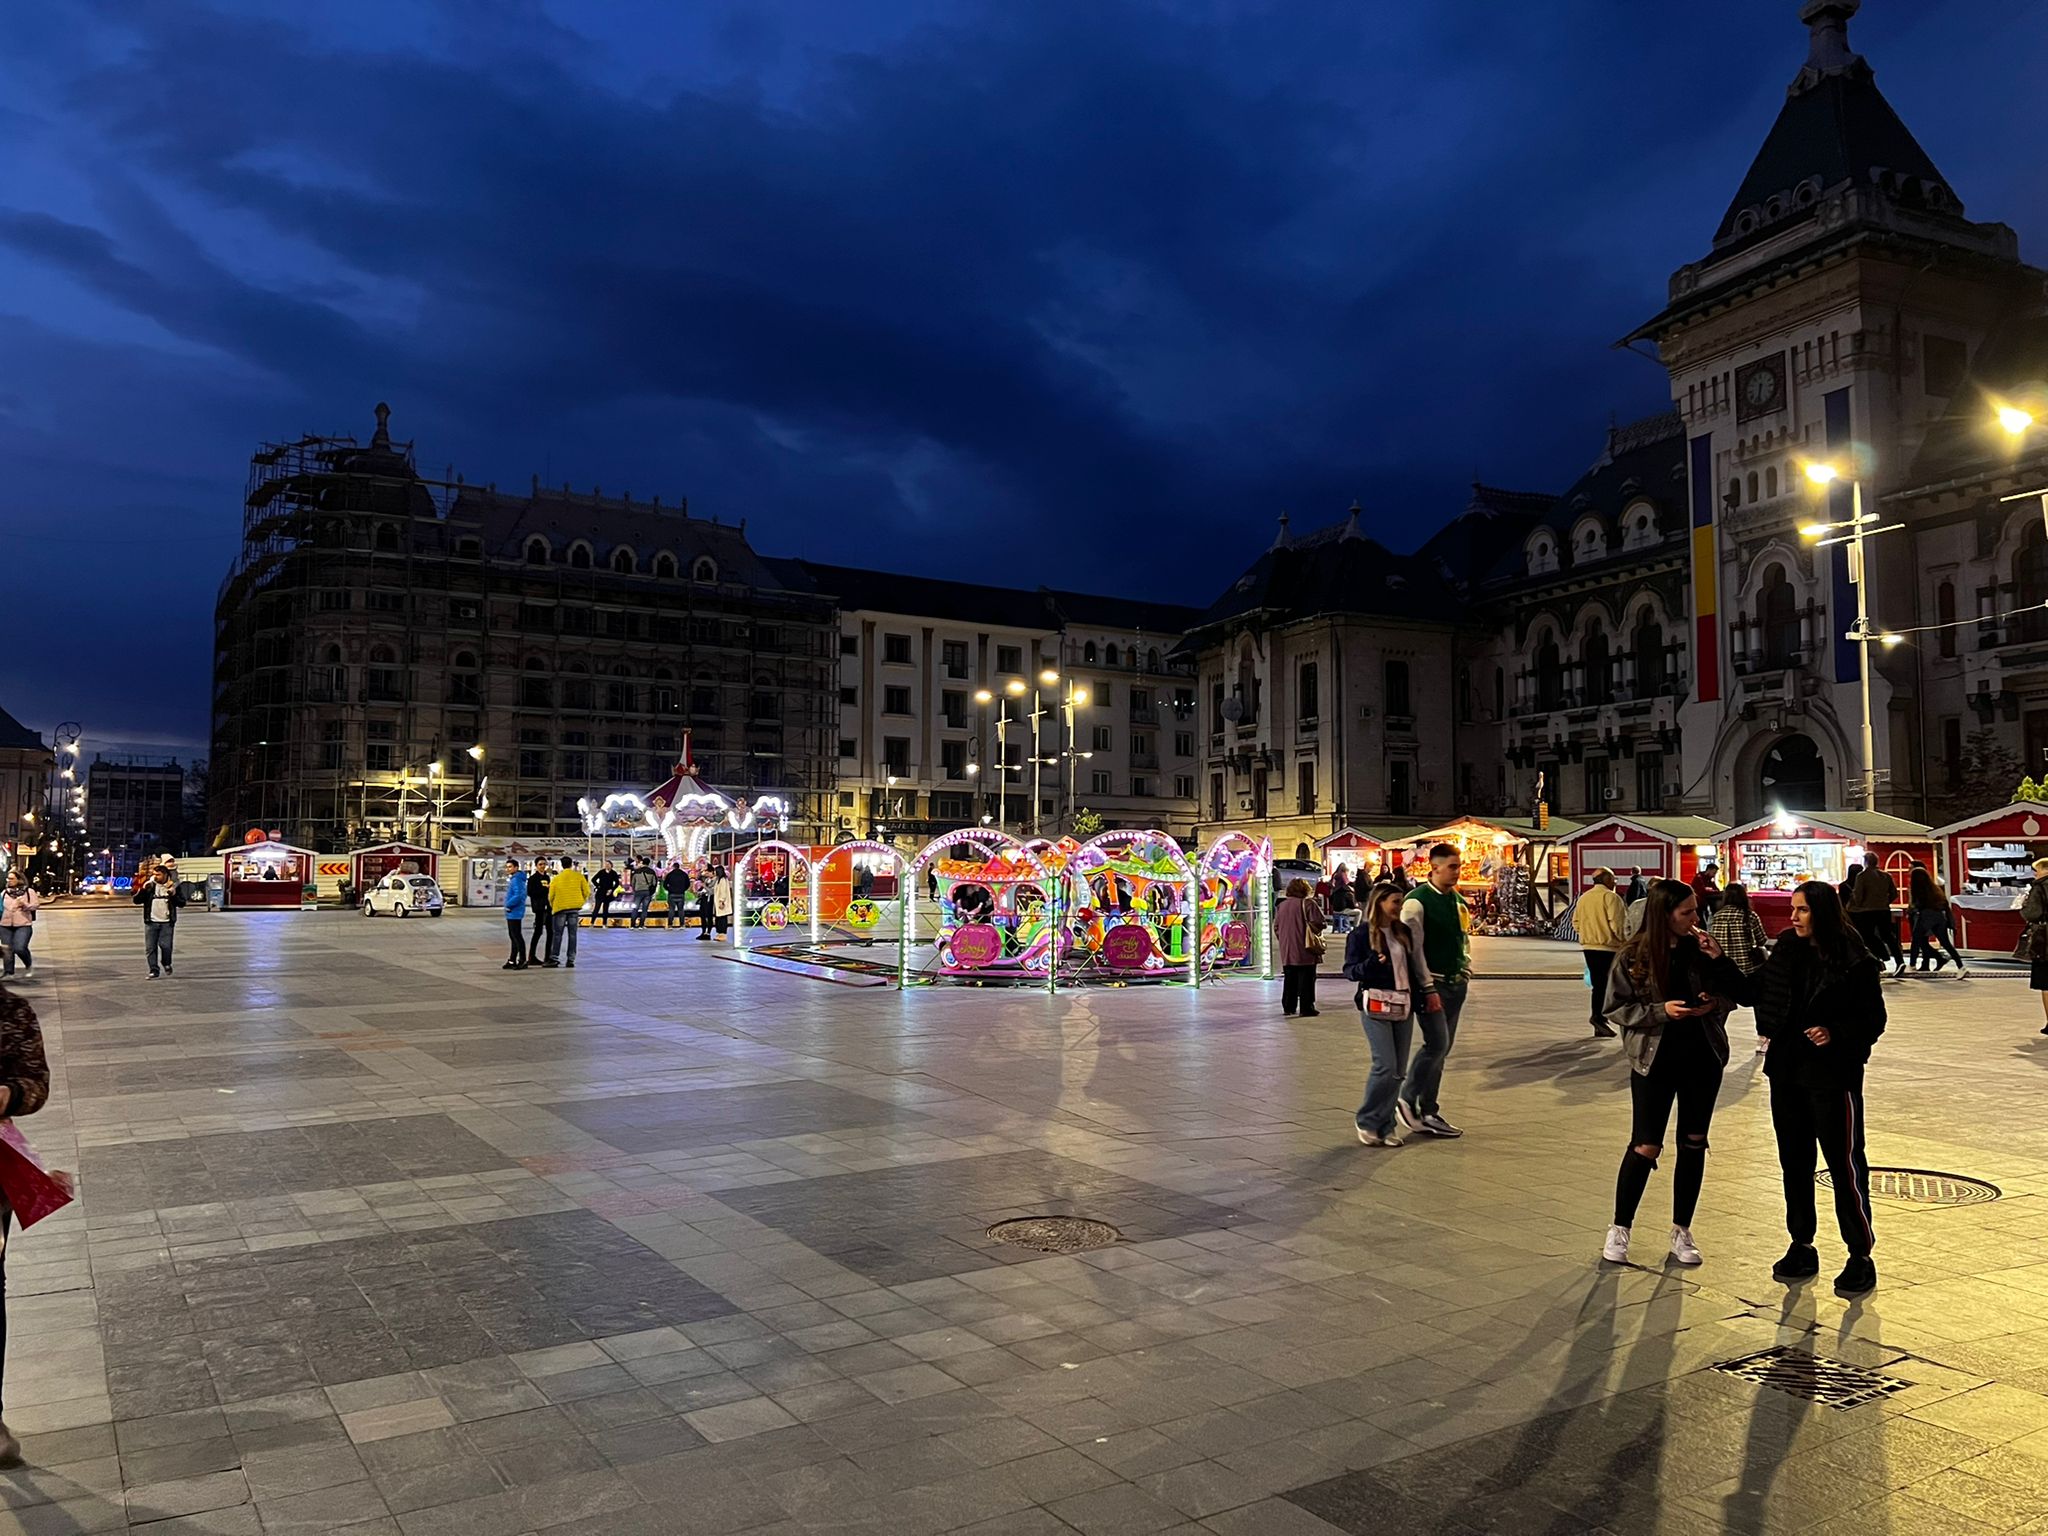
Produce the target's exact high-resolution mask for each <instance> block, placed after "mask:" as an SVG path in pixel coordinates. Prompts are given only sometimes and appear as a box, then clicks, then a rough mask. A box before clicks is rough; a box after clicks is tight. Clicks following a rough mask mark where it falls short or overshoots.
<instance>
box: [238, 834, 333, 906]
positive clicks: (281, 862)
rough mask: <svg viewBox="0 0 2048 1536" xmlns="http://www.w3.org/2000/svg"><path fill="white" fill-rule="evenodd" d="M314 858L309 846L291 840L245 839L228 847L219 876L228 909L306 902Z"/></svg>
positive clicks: (309, 892) (309, 891)
mask: <svg viewBox="0 0 2048 1536" xmlns="http://www.w3.org/2000/svg"><path fill="white" fill-rule="evenodd" d="M315 858H316V855H315V854H314V852H313V850H312V849H310V848H294V847H293V846H292V845H291V844H290V843H270V842H263V843H244V844H243V845H242V846H241V847H239V848H230V849H228V850H227V852H226V853H224V854H222V855H221V876H222V878H223V879H224V880H226V882H227V901H228V907H229V909H230V910H234V909H237V908H253V907H291V908H294V909H296V908H298V907H302V906H306V905H308V904H309V903H310V901H311V893H312V891H313V889H314V878H313V864H314V860H315Z"/></svg>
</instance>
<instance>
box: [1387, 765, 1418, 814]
mask: <svg viewBox="0 0 2048 1536" xmlns="http://www.w3.org/2000/svg"><path fill="white" fill-rule="evenodd" d="M1414 809H1415V765H1414V764H1413V763H1411V762H1409V761H1408V760H1407V759H1406V758H1404V757H1397V758H1395V759H1394V760H1393V761H1391V762H1390V763H1388V764H1387V811H1388V813H1389V814H1390V815H1394V816H1406V815H1409V814H1410V813H1411V812H1413V811H1414Z"/></svg>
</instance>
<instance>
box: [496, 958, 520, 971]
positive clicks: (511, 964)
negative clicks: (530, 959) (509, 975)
mask: <svg viewBox="0 0 2048 1536" xmlns="http://www.w3.org/2000/svg"><path fill="white" fill-rule="evenodd" d="M498 969H499V970H501V971H516V970H518V969H519V962H518V961H517V960H507V961H506V962H505V963H504V964H503V965H501V966H499V967H498Z"/></svg>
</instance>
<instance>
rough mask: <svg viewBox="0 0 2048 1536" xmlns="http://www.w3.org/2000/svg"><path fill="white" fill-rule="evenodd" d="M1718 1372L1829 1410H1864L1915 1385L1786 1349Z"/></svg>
mask: <svg viewBox="0 0 2048 1536" xmlns="http://www.w3.org/2000/svg"><path fill="white" fill-rule="evenodd" d="M1714 1369H1715V1370H1717V1371H1720V1372H1721V1373H1722V1374H1723V1375H1727V1376H1738V1377H1740V1378H1741V1379H1742V1380H1744V1381H1754V1382H1757V1383H1759V1384H1760V1385H1762V1386H1766V1387H1771V1388H1774V1389H1775V1390H1777V1391H1779V1392H1786V1393H1790V1394H1791V1395H1792V1396H1793V1397H1800V1398H1804V1399H1805V1400H1806V1401H1807V1402H1809V1403H1819V1404H1820V1405H1821V1406H1823V1407H1825V1408H1860V1407H1861V1406H1862V1405H1863V1404H1865V1403H1874V1402H1876V1401H1877V1400H1878V1399H1879V1398H1882V1397H1889V1396H1891V1394H1892V1393H1894V1392H1903V1391H1905V1390H1906V1388H1908V1387H1910V1386H1911V1385H1912V1383H1911V1382H1910V1381H1900V1380H1899V1379H1898V1378H1897V1377H1896V1376H1882V1375H1879V1374H1878V1373H1877V1372H1876V1371H1867V1370H1865V1369H1864V1368H1863V1367H1862V1366H1860V1365H1851V1364H1849V1363H1848V1362H1847V1361H1846V1360H1830V1359H1828V1358H1827V1357H1826V1356H1825V1355H1810V1354H1808V1353H1807V1352H1806V1351H1805V1350H1801V1349H1787V1348H1785V1347H1784V1346H1782V1345H1780V1346H1779V1347H1778V1348H1776V1349H1766V1350H1764V1351H1762V1352H1761V1353H1758V1354H1754V1355H1744V1356H1743V1357H1742V1358H1741V1359H1740V1360H1724V1361H1722V1362H1721V1363H1720V1364H1719V1365H1717V1366H1715V1367H1714Z"/></svg>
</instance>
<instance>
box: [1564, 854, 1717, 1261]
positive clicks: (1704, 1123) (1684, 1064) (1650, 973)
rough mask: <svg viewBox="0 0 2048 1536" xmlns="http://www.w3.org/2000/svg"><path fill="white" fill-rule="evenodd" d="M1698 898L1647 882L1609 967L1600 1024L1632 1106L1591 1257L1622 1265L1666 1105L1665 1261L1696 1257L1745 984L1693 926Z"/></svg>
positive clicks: (1673, 883) (1660, 1145) (1678, 886)
mask: <svg viewBox="0 0 2048 1536" xmlns="http://www.w3.org/2000/svg"><path fill="white" fill-rule="evenodd" d="M1699 919H1700V901H1699V896H1698V894H1697V893H1696V892H1695V891H1694V890H1693V888H1692V887H1691V886H1689V885H1687V884H1685V882H1683V881H1681V880H1657V881H1653V882H1652V883H1651V885H1650V895H1649V899H1648V901H1647V903H1646V904H1645V906H1644V909H1643V927H1642V931H1641V932H1640V933H1638V934H1637V935H1636V936H1635V937H1634V938H1633V939H1631V940H1629V943H1628V947H1627V948H1625V949H1623V950H1622V952H1621V955H1620V957H1619V958H1618V959H1617V960H1616V961H1615V964H1614V975H1613V977H1612V978H1611V979H1610V980H1609V982H1608V984H1607V1022H1608V1023H1610V1024H1612V1025H1613V1026H1614V1027H1615V1028H1616V1029H1618V1030H1620V1031H1621V1048H1622V1051H1623V1053H1624V1054H1625V1055H1626V1056H1627V1057H1628V1065H1629V1099H1630V1101H1631V1104H1632V1106H1633V1116H1632V1123H1631V1127H1630V1131H1629V1144H1628V1150H1627V1151H1626V1152H1624V1153H1623V1154H1622V1158H1621V1171H1620V1172H1619V1173H1618V1174H1617V1175H1616V1176H1615V1182H1614V1225H1612V1226H1611V1227H1609V1228H1608V1229H1607V1242H1606V1244H1605V1245H1604V1247H1603V1248H1602V1249H1601V1255H1600V1256H1601V1257H1602V1258H1604V1259H1606V1260H1607V1261H1608V1262H1609V1263H1611V1264H1625V1263H1627V1262H1628V1238H1629V1228H1630V1227H1631V1226H1633V1225H1634V1223H1635V1215H1636V1207H1637V1206H1639V1205H1641V1204H1642V1201H1643V1194H1644V1192H1645V1191H1646V1190H1648V1188H1649V1187H1650V1175H1651V1174H1652V1173H1653V1172H1655V1171H1656V1168H1657V1158H1658V1155H1659V1154H1660V1153H1662V1152H1663V1150H1664V1132H1665V1129H1666V1128H1667V1127H1668V1126H1669V1125H1670V1123H1671V1110H1672V1106H1673V1104H1674V1103H1675V1104H1676V1105H1677V1107H1678V1160H1677V1169H1676V1171H1675V1172H1674V1174H1673V1175H1672V1185H1671V1257H1672V1258H1673V1259H1675V1260H1676V1261H1677V1262H1678V1263H1680V1264H1685V1265H1693V1264H1697V1263H1699V1262H1700V1250H1699V1248H1698V1246H1697V1245H1696V1244H1695V1243H1694V1242H1693V1240H1692V1217H1693V1212H1694V1210H1695V1209H1696V1208H1697V1207H1698V1205H1699V1199H1700V1185H1701V1183H1702V1182H1703V1181H1704V1180H1705V1178H1706V1171H1707V1131H1708V1128H1709V1127H1710V1126H1711V1125H1712V1124H1713V1120H1714V1100H1715V1098H1716V1097H1717V1096H1718V1095H1719V1094H1720V1092H1721V1073H1722V1071H1723V1070H1724V1069H1726V1067H1727V1065H1728V1010H1729V1008H1730V1007H1732V1006H1733V1005H1734V1003H1735V1002H1737V1001H1740V1000H1742V999H1745V998H1747V997H1748V996H1749V992H1750V988H1749V980H1748V978H1747V977H1745V976H1744V975H1743V974H1742V972H1740V971H1739V970H1737V969H1736V968H1735V966H1734V963H1733V962H1732V961H1730V960H1729V959H1728V957H1727V956H1726V955H1724V954H1723V953H1722V952H1721V946H1720V945H1719V944H1717V943H1715V942H1714V938H1713V935H1712V934H1709V933H1704V932H1701V931H1700V928H1699Z"/></svg>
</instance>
